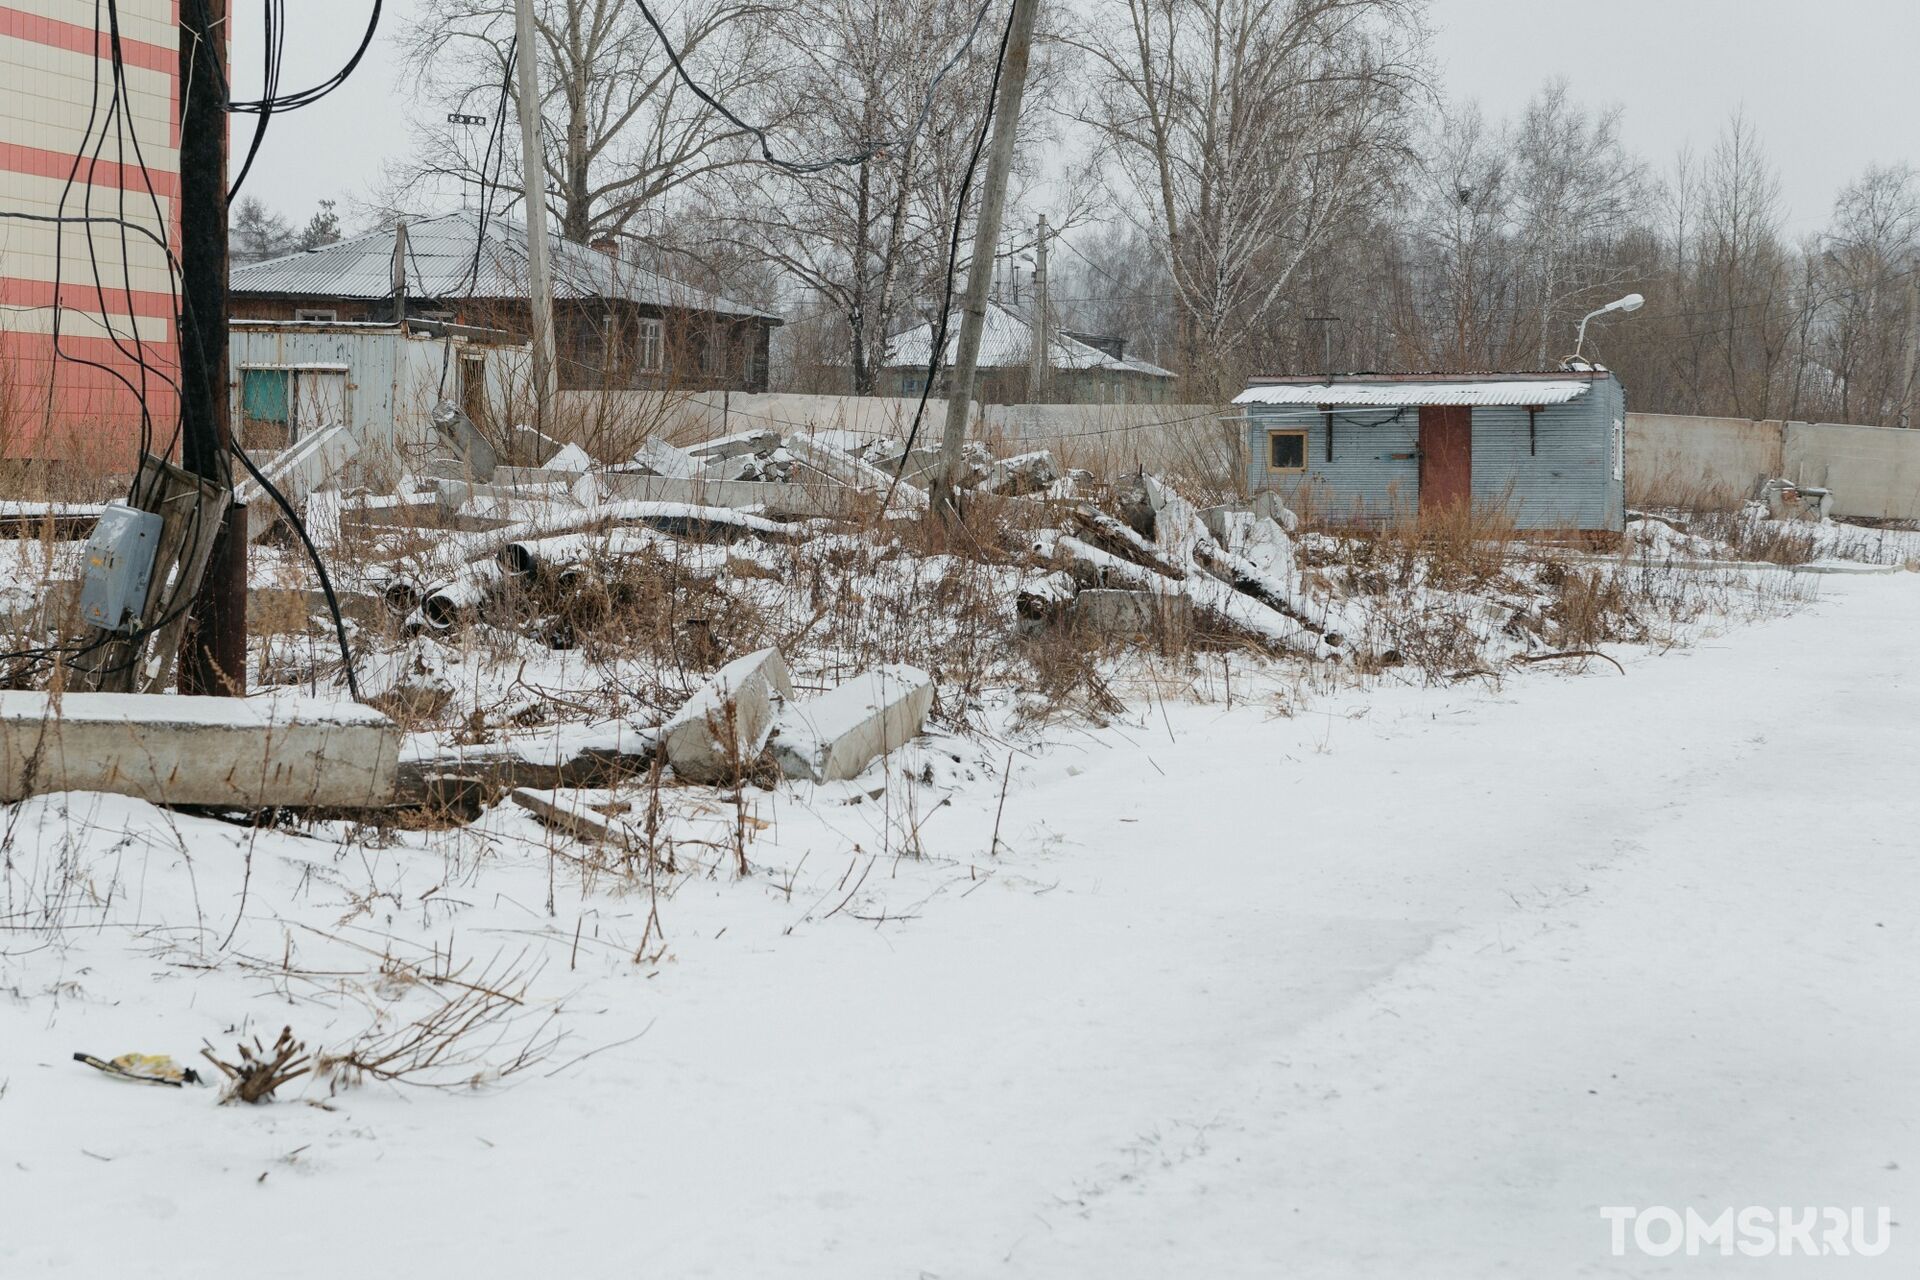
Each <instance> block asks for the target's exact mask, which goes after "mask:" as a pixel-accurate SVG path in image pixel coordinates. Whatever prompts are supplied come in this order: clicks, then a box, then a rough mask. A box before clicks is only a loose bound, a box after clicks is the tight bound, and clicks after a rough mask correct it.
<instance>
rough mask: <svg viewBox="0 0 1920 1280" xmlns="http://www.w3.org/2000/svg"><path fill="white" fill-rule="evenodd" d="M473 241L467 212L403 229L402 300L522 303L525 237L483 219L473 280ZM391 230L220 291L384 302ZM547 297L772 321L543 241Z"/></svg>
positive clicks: (237, 277)
mask: <svg viewBox="0 0 1920 1280" xmlns="http://www.w3.org/2000/svg"><path fill="white" fill-rule="evenodd" d="M480 232H481V227H480V214H479V211H478V210H476V209H462V210H461V211H459V212H458V213H449V214H444V215H442V216H440V217H438V218H422V219H420V220H419V221H417V222H409V223H407V292H408V294H409V295H410V296H412V297H415V298H524V297H526V296H527V281H528V278H529V275H530V272H529V269H528V266H527V229H526V226H525V225H524V224H522V223H519V222H515V221H514V220H513V219H511V218H504V217H501V216H500V215H499V214H492V215H490V216H489V217H488V218H487V222H486V245H485V248H484V250H483V251H482V252H481V254H480V268H479V272H478V274H477V276H476V274H475V271H474V244H475V241H476V240H477V239H478V238H479V236H480ZM393 238H394V233H393V229H392V228H387V229H385V230H382V231H370V232H367V233H366V234H365V235H358V236H349V237H348V238H347V239H345V240H336V241H334V242H333V243H332V244H330V245H325V246H323V247H321V248H319V249H314V250H311V251H309V252H305V253H293V254H288V255H287V256H285V257H283V258H269V259H268V260H267V261H265V262H256V263H253V264H251V265H249V266H244V267H235V268H234V269H233V271H232V274H231V275H230V276H229V278H228V279H229V284H228V287H229V289H230V290H231V291H232V292H234V293H236V294H272V295H280V296H293V297H309V298H366V299H373V298H385V297H388V296H389V295H391V294H392V293H393ZM547 239H548V242H549V244H550V245H551V246H552V251H551V253H550V254H549V256H550V258H551V259H552V262H553V296H554V297H556V298H575V299H592V298H609V299H618V300H621V301H625V302H636V303H640V304H643V305H647V306H656V307H676V308H681V309H684V310H689V311H711V312H715V313H717V314H720V315H728V316H754V317H759V318H762V319H766V320H773V321H775V322H778V320H779V317H778V316H775V315H773V314H772V313H771V312H766V311H761V310H759V309H757V308H754V307H749V306H746V305H745V304H743V303H738V302H733V301H730V300H729V299H726V298H723V297H720V296H719V295H718V294H713V293H707V292H705V291H704V290H700V289H696V288H694V287H693V286H692V285H688V284H683V283H681V282H680V281H678V280H672V279H669V278H668V277H666V276H662V275H657V274H655V273H654V272H651V271H648V270H647V269H646V268H644V267H641V266H638V265H636V264H634V263H631V262H623V261H621V260H620V259H619V258H616V257H614V256H613V255H612V254H608V253H602V252H600V251H599V250H598V249H593V248H589V247H588V246H586V245H583V244H575V243H574V242H572V241H571V240H562V239H560V238H559V237H558V236H554V235H551V234H549V236H548V237H547Z"/></svg>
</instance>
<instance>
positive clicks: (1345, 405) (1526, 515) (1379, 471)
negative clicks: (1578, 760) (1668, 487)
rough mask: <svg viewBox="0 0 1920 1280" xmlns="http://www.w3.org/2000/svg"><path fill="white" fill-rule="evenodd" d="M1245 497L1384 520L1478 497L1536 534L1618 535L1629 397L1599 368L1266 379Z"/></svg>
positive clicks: (1252, 421)
mask: <svg viewBox="0 0 1920 1280" xmlns="http://www.w3.org/2000/svg"><path fill="white" fill-rule="evenodd" d="M1234 403H1235V404H1236V405H1240V406H1242V407H1243V408H1244V410H1245V412H1246V419H1245V429H1246V442H1247V450H1246V465H1247V473H1246V474H1247V489H1248V492H1250V493H1258V492H1260V491H1261V490H1263V489H1269V490H1274V491H1276V492H1278V493H1279V494H1280V495H1281V496H1282V497H1283V498H1285V499H1286V500H1287V501H1288V503H1289V504H1290V505H1293V504H1298V505H1304V506H1308V507H1310V508H1311V509H1312V510H1313V511H1315V512H1317V513H1319V514H1320V515H1322V516H1325V517H1328V518H1331V519H1334V520H1341V519H1351V520H1354V521H1356V522H1362V523H1377V522H1381V521H1385V520H1390V519H1393V518H1395V517H1398V516H1410V515H1413V514H1415V513H1420V512H1432V511H1435V510H1438V509H1441V508H1445V507H1447V506H1449V505H1453V504H1457V503H1460V502H1464V501H1471V502H1472V503H1473V504H1474V505H1475V506H1476V507H1488V508H1491V507H1504V508H1505V510H1506V512H1507V514H1508V515H1509V516H1510V517H1511V518H1512V519H1513V521H1514V524H1515V525H1516V526H1517V527H1519V528H1521V529H1528V530H1556V531H1566V532H1581V533H1602V532H1618V531H1619V530H1620V529H1621V528H1622V527H1623V525H1624V523H1625V517H1626V458H1625V448H1626V418H1627V406H1626V393H1625V391H1624V390H1623V389H1622V388H1621V386H1620V380H1619V379H1618V378H1615V377H1614V376H1613V374H1612V373H1610V372H1608V371H1607V370H1605V369H1601V368H1597V367H1595V368H1586V367H1582V368H1574V369H1563V370H1556V371H1554V372H1551V373H1425V374H1373V373H1358V374H1338V375H1334V376H1331V377H1328V376H1326V375H1319V376H1284V377H1270V378H1256V379H1254V380H1253V382H1252V384H1251V385H1250V386H1249V387H1248V388H1247V389H1246V390H1245V391H1243V392H1241V393H1240V395H1238V396H1236V397H1235V398H1234Z"/></svg>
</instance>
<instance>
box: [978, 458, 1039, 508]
mask: <svg viewBox="0 0 1920 1280" xmlns="http://www.w3.org/2000/svg"><path fill="white" fill-rule="evenodd" d="M1059 478H1060V464H1059V463H1058V462H1056V461H1054V457H1053V453H1052V451H1051V450H1048V449H1036V450H1034V451H1033V452H1032V453H1020V454H1015V455H1014V456H1013V457H1011V458H1000V459H998V460H996V461H995V462H993V463H992V464H991V465H990V466H989V467H988V468H987V474H986V477H985V478H984V479H982V480H980V481H978V482H977V483H976V484H975V485H974V487H975V488H976V489H978V490H980V492H982V493H997V494H1002V495H1005V496H1006V497H1010V498H1011V497H1019V496H1021V495H1023V494H1028V493H1036V492H1038V491H1039V490H1042V489H1045V488H1046V487H1047V486H1048V485H1050V484H1052V483H1053V482H1054V481H1056V480H1058V479H1059Z"/></svg>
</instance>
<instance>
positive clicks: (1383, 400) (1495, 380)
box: [1233, 370, 1607, 409]
mask: <svg viewBox="0 0 1920 1280" xmlns="http://www.w3.org/2000/svg"><path fill="white" fill-rule="evenodd" d="M1595 376H1599V377H1605V376H1607V375H1606V371H1605V370H1599V371H1597V375H1587V374H1581V373H1569V372H1565V371H1561V372H1554V373H1422V374H1353V375H1347V376H1342V375H1338V374H1336V375H1334V376H1333V377H1331V378H1327V377H1315V376H1311V375H1308V376H1302V377H1291V378H1273V379H1256V380H1255V381H1254V384H1253V385H1252V386H1250V387H1248V388H1247V389H1246V390H1245V391H1242V392H1241V393H1240V394H1239V395H1237V396H1235V397H1234V398H1233V402H1234V403H1235V404H1299V405H1323V404H1325V405H1339V406H1341V407H1342V408H1378V409H1395V408H1401V407H1404V406H1409V405H1460V404H1464V405H1533V404H1543V405H1544V404H1566V403H1568V402H1569V401H1572V400H1578V399H1579V398H1580V397H1581V396H1583V395H1585V394H1587V389H1588V388H1589V387H1591V386H1592V385H1593V381H1594V377H1595Z"/></svg>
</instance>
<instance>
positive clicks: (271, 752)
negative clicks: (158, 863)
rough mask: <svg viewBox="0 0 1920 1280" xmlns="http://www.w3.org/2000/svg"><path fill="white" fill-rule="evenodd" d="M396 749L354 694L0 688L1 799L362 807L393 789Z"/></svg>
mask: <svg viewBox="0 0 1920 1280" xmlns="http://www.w3.org/2000/svg"><path fill="white" fill-rule="evenodd" d="M399 755H400V732H399V730H398V729H397V728H395V727H394V724H393V722H392V721H391V720H389V719H387V717H385V716H383V715H381V714H380V713H379V712H378V711H375V710H374V709H373V708H371V707H365V706H361V705H360V704H359V703H356V702H335V701H327V700H324V699H319V698H308V697H300V696H295V695H281V694H272V695H267V696H265V697H259V698H201V697H187V696H184V695H179V694H141V693H68V694H65V695H62V696H60V697H58V698H55V697H51V696H50V695H48V694H46V693H42V692H39V691H37V690H7V691H5V692H0V801H7V802H11V801H15V800H20V799H24V798H25V797H27V796H30V795H38V794H42V793H45V792H50V791H107V792H113V793H115V794H118V795H129V796H138V797H140V798H141V799H143V800H151V801H153V802H154V803H156V804H200V805H214V806H221V807H229V808H240V809H258V808H265V807H268V806H276V805H285V806H289V807H299V808H306V807H323V808H359V807H367V806H373V805H380V804H385V803H386V802H387V801H388V800H389V799H390V798H391V797H392V795H393V790H394V773H395V767H396V764H397V762H398V760H399Z"/></svg>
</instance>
